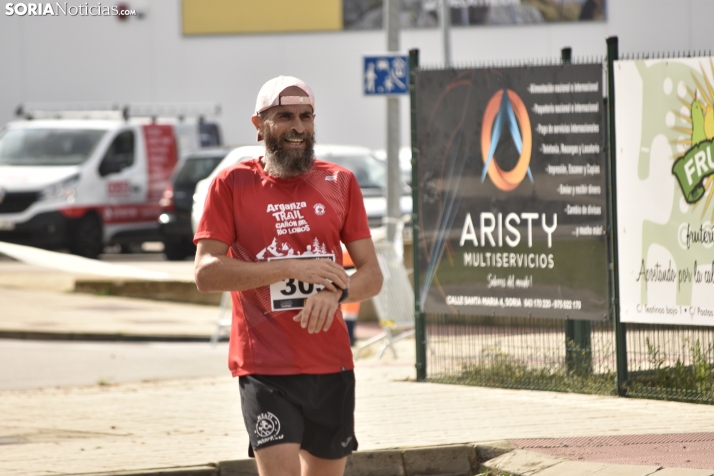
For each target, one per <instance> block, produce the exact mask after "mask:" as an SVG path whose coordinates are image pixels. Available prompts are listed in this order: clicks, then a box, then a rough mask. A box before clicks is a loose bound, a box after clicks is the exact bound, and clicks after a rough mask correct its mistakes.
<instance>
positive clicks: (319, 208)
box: [313, 203, 325, 215]
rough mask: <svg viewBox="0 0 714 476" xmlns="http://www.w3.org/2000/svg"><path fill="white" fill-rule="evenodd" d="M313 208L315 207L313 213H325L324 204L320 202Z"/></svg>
mask: <svg viewBox="0 0 714 476" xmlns="http://www.w3.org/2000/svg"><path fill="white" fill-rule="evenodd" d="M313 208H314V209H315V215H324V214H325V205H323V204H322V203H316V204H315V206H314V207H313Z"/></svg>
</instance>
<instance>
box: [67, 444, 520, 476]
mask: <svg viewBox="0 0 714 476" xmlns="http://www.w3.org/2000/svg"><path fill="white" fill-rule="evenodd" d="M513 449H514V446H513V445H511V444H510V443H508V442H507V441H494V442H488V443H477V444H457V445H445V446H431V447H418V448H401V449H391V450H378V451H357V452H355V453H353V454H352V455H351V456H350V457H349V458H348V459H347V467H346V468H345V476H471V475H473V474H475V473H476V472H478V469H479V466H480V465H481V464H483V463H484V462H485V461H487V460H488V459H491V458H494V457H497V456H500V455H503V454H505V453H507V452H509V451H512V450H513ZM485 458H487V459H485ZM71 476H258V470H257V468H256V465H255V460H253V459H245V460H235V461H221V462H219V463H216V464H207V465H202V466H189V467H177V468H153V469H146V470H138V471H114V472H111V471H110V472H101V473H74V474H73V475H71Z"/></svg>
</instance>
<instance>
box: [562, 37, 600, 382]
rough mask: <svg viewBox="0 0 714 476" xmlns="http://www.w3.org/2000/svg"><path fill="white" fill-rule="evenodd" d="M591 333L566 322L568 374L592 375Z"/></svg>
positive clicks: (582, 324)
mask: <svg viewBox="0 0 714 476" xmlns="http://www.w3.org/2000/svg"><path fill="white" fill-rule="evenodd" d="M572 56H573V49H572V48H570V47H565V48H562V49H561V50H560V60H561V62H562V63H563V64H570V62H571V61H572ZM590 332H591V328H590V322H589V321H579V320H578V321H575V320H572V319H566V320H565V365H566V368H567V369H568V372H573V373H575V374H576V375H580V376H585V375H589V374H590V373H592V368H593V364H592V344H591V338H590Z"/></svg>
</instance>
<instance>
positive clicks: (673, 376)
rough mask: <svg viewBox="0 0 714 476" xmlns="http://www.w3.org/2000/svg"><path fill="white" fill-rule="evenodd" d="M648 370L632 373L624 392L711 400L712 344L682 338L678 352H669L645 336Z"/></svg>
mask: <svg viewBox="0 0 714 476" xmlns="http://www.w3.org/2000/svg"><path fill="white" fill-rule="evenodd" d="M645 345H646V348H647V361H648V364H649V365H648V367H649V370H645V371H640V372H632V373H631V375H630V381H629V384H628V387H627V393H628V394H630V395H632V396H641V397H646V398H664V399H666V400H683V401H693V402H699V403H710V404H711V403H714V365H712V362H714V344H709V345H708V346H704V345H702V343H701V341H700V340H699V339H696V340H694V342H692V341H691V340H690V339H688V338H685V339H683V343H682V345H681V352H679V353H678V355H676V356H674V355H669V354H667V353H665V352H663V351H662V349H661V348H660V347H659V346H658V345H655V344H653V343H652V342H651V341H650V339H649V338H645Z"/></svg>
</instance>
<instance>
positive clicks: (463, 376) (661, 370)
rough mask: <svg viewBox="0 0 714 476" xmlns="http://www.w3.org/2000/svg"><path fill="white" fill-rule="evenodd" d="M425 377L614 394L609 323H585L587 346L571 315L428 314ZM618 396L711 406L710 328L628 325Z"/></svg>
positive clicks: (713, 350) (713, 348) (713, 340)
mask: <svg viewBox="0 0 714 476" xmlns="http://www.w3.org/2000/svg"><path fill="white" fill-rule="evenodd" d="M425 317H426V333H427V362H428V364H427V380H429V381H432V382H442V383H453V384H464V385H480V386H486V387H500V388H519V389H529V390H548V391H557V392H576V393H588V394H600V395H616V394H617V393H618V391H617V390H618V389H617V357H616V350H615V332H614V326H613V323H612V322H602V321H593V322H588V323H587V324H588V327H589V335H590V339H589V344H590V345H589V346H587V347H581V346H580V345H578V344H577V343H576V342H574V341H573V340H572V339H571V338H570V333H569V330H568V326H569V325H570V324H571V323H572V321H563V320H561V319H535V318H530V319H528V318H516V317H511V318H499V317H490V316H458V315H457V316H454V315H444V314H427V315H426V316H425ZM625 331H626V341H627V368H628V371H629V373H628V376H627V378H626V379H625V380H626V384H625V387H624V388H623V389H622V394H623V395H625V396H629V397H638V398H656V399H664V400H677V401H685V402H693V403H708V404H714V329H712V328H710V327H691V326H662V325H642V324H628V325H627V326H626V329H625Z"/></svg>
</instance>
